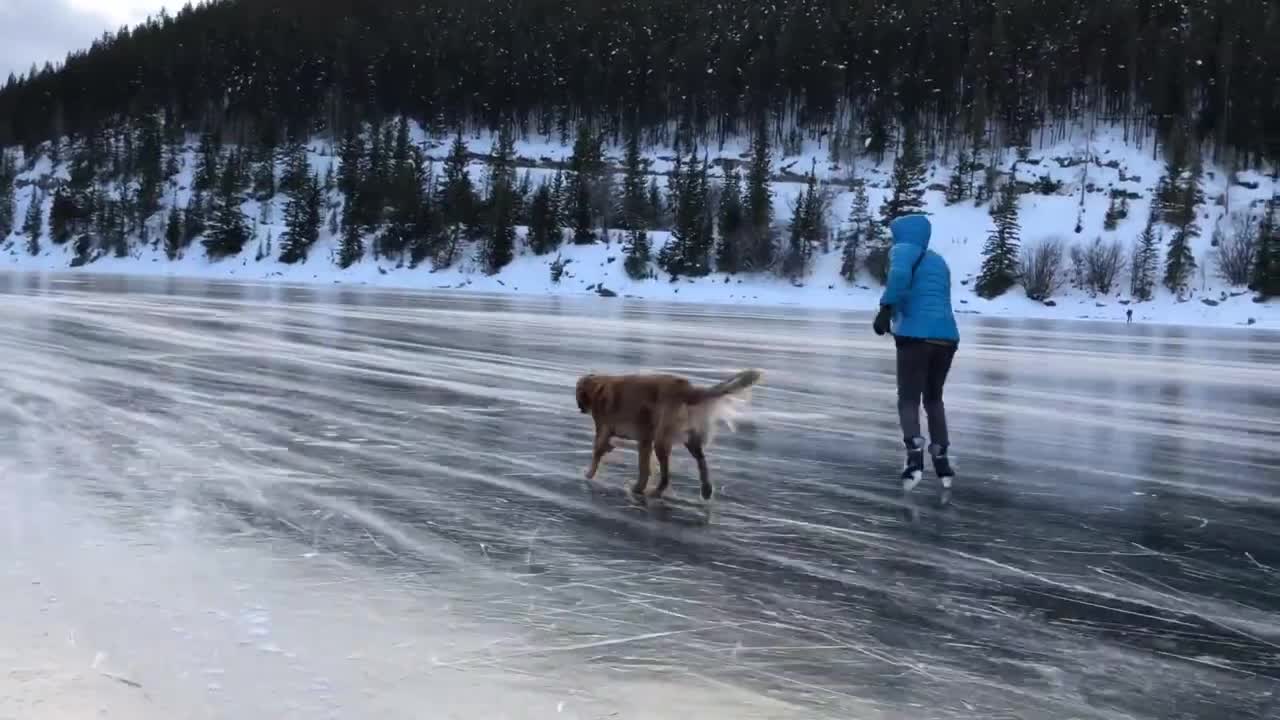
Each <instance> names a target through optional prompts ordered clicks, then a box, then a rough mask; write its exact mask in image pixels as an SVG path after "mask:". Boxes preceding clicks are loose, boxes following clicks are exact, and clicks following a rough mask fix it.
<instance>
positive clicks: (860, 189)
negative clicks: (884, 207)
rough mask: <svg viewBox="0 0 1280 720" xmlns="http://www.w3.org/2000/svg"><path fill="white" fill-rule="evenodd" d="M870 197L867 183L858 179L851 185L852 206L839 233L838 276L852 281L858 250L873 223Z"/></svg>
mask: <svg viewBox="0 0 1280 720" xmlns="http://www.w3.org/2000/svg"><path fill="white" fill-rule="evenodd" d="M873 222H874V221H872V219H871V199H870V198H868V197H867V184H866V183H865V182H862V181H859V182H857V183H855V184H854V186H853V206H852V208H850V210H849V223H848V225H846V226H845V229H844V231H843V232H841V233H840V242H841V244H842V245H843V250H842V251H841V259H840V277H843V278H844V279H845V280H848V281H849V282H853V281H854V279H856V278H857V276H858V252H859V250H861V249H862V245H863V244H864V241H865V240H866V239H867V234H868V231H869V230H870V229H871V226H872V225H873Z"/></svg>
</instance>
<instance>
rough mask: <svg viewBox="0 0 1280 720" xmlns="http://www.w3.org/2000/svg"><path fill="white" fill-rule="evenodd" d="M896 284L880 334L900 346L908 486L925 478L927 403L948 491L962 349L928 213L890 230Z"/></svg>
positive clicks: (878, 323) (883, 305)
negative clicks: (951, 407)
mask: <svg viewBox="0 0 1280 720" xmlns="http://www.w3.org/2000/svg"><path fill="white" fill-rule="evenodd" d="M889 231H890V232H891V233H892V234H893V249H892V250H891V251H890V252H889V280H888V282H887V283H886V287H885V290H884V295H882V296H881V298H880V312H879V313H877V314H876V319H875V323H874V324H873V328H874V329H875V332H876V334H877V335H884V334H885V333H886V332H890V330H891V329H892V332H893V335H894V342H895V344H896V345H897V347H898V419H899V421H900V422H901V424H902V436H903V441H904V442H905V443H906V446H907V462H906V465H905V467H903V469H902V487H903V489H904V490H908V491H909V490H911V489H912V488H914V487H915V486H916V484H917V483H919V482H920V479H921V478H922V477H923V476H924V448H925V442H924V438H922V437H921V436H920V400H921V398H922V397H923V399H924V410H925V413H926V414H927V415H928V416H929V439H930V441H931V442H930V444H929V454H930V455H931V456H932V457H933V469H934V471H935V472H936V473H937V474H938V479H939V480H940V481H941V482H942V487H944V488H949V487H951V479H952V478H953V477H954V476H955V472H954V471H953V470H952V469H951V463H950V461H949V460H948V459H947V448H948V446H949V445H950V438H949V437H947V417H946V411H945V409H944V408H943V405H942V388H943V385H945V384H946V382H947V373H948V372H949V371H950V370H951V360H952V358H953V357H955V354H956V348H957V347H958V346H959V344H960V331H959V330H958V329H957V328H956V318H955V314H954V313H953V312H952V310H951V269H950V268H949V267H948V266H947V261H946V260H943V259H942V256H941V255H939V254H937V253H936V252H933V251H932V250H930V249H929V237H930V235H931V234H932V226H931V225H930V223H929V219H928V218H927V217H925V216H924V215H906V216H903V217H900V218H898V219H896V220H894V221H893V222H892V223H890V224H889Z"/></svg>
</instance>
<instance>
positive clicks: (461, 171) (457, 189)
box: [437, 130, 476, 267]
mask: <svg viewBox="0 0 1280 720" xmlns="http://www.w3.org/2000/svg"><path fill="white" fill-rule="evenodd" d="M468 163H469V160H468V157H467V144H466V143H465V142H463V140H462V131H461V130H459V131H458V134H457V136H456V137H455V138H454V141H453V146H452V147H451V148H450V149H449V156H448V157H447V158H446V159H445V161H444V183H443V184H442V185H441V186H440V188H439V194H440V197H439V199H438V200H437V205H438V206H439V208H440V214H441V219H442V222H443V224H444V229H445V232H446V233H447V235H448V238H449V239H448V244H449V247H448V248H447V255H448V257H447V258H445V259H446V260H447V261H448V262H446V263H444V265H443V266H446V267H447V265H449V264H452V260H453V254H454V251H455V250H456V244H457V242H458V241H459V240H460V239H461V237H462V235H464V234H465V232H466V230H467V229H469V228H471V227H472V226H473V224H474V217H475V215H474V212H475V205H476V201H475V190H474V189H473V188H472V185H471V174H470V172H469V171H468V169H467V165H468Z"/></svg>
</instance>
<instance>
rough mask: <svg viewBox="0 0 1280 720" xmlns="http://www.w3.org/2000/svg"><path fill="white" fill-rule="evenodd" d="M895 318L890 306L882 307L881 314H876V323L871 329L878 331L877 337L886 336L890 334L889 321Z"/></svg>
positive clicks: (872, 324)
mask: <svg viewBox="0 0 1280 720" xmlns="http://www.w3.org/2000/svg"><path fill="white" fill-rule="evenodd" d="M892 317H893V307H892V306H890V305H881V306H880V312H878V313H876V319H875V322H873V323H871V329H872V330H875V331H876V334H877V335H884V334H885V333H887V332H889V320H890V318H892Z"/></svg>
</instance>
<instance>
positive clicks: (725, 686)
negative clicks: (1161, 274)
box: [0, 276, 1280, 720]
mask: <svg viewBox="0 0 1280 720" xmlns="http://www.w3.org/2000/svg"><path fill="white" fill-rule="evenodd" d="M126 290H127V291H128V292H127V294H126V293H125V292H123V291H126ZM0 293H2V294H0V301H3V303H4V308H5V309H4V312H3V313H0V370H2V372H0V477H2V478H3V479H4V483H5V487H4V492H2V493H0V510H2V512H3V516H2V517H3V528H4V532H5V536H4V537H2V538H0V596H3V597H5V598H6V605H5V610H6V612H5V619H4V621H3V630H0V647H3V648H6V650H4V651H2V652H0V670H5V671H7V674H6V673H0V677H2V678H5V679H3V680H0V682H2V683H5V686H4V687H2V688H0V690H2V692H0V696H3V697H4V698H5V699H4V700H3V701H0V715H6V714H9V715H13V716H15V717H17V716H24V717H25V716H30V713H29V712H23V711H20V710H21V709H22V706H21V703H22V702H24V701H25V702H29V703H30V702H35V701H36V700H41V699H43V700H48V702H49V703H55V702H66V701H68V698H70V699H73V700H78V701H80V702H82V703H83V704H84V705H85V706H87V707H106V708H107V709H109V710H114V711H115V714H116V715H122V716H129V717H139V718H147V719H148V720H149V718H151V717H156V718H159V717H178V716H181V717H199V718H204V717H208V718H214V717H218V718H225V717H238V718H317V717H335V718H367V717H378V718H551V717H553V718H601V717H618V718H680V717H699V718H792V717H795V718H841V719H847V718H857V719H858V720H864V719H866V718H895V719H897V718H902V719H904V720H906V719H911V720H922V719H929V718H984V719H986V718H1107V719H1112V718H1207V717H1230V718H1266V717H1272V718H1274V717H1277V716H1280V697H1277V688H1278V687H1280V470H1278V469H1277V452H1278V451H1280V416H1278V415H1277V413H1276V411H1275V408H1277V407H1280V390H1278V388H1280V369H1278V368H1280V338H1278V337H1277V336H1276V335H1267V334H1264V333H1260V332H1253V331H1198V330H1197V331H1184V330H1179V329H1177V328H1168V327H1159V328H1157V327H1146V326H1142V325H1134V326H1129V327H1126V326H1110V325H1098V324H1054V323H1049V322H1041V321H1030V322H1017V321H991V320H984V319H982V318H978V317H973V316H968V317H966V319H965V322H964V326H963V331H964V334H965V341H964V345H963V347H962V349H961V352H960V354H959V356H958V359H957V362H956V366H955V370H954V374H953V377H952V381H951V383H950V385H949V387H948V401H949V407H950V408H951V412H952V421H953V426H954V428H953V433H954V435H955V443H956V449H955V452H956V456H957V465H958V466H959V469H960V473H961V476H960V480H959V481H958V483H957V489H956V491H955V492H954V494H953V495H952V497H951V498H949V501H950V502H948V503H943V502H942V500H944V498H941V497H940V496H939V494H938V492H937V490H936V487H935V486H933V485H931V484H930V483H929V482H926V483H925V484H924V485H922V486H921V488H920V489H918V490H917V491H916V493H915V494H914V495H913V496H912V497H911V498H903V497H902V496H901V494H900V493H897V492H895V491H894V489H893V488H894V483H893V477H894V476H895V475H896V472H897V469H898V463H899V460H900V458H899V442H898V441H895V435H896V432H895V426H894V415H893V403H894V397H893V388H892V383H891V372H892V357H891V345H890V343H888V342H887V341H885V340H882V339H879V338H876V337H874V336H873V335H871V334H870V332H869V329H868V318H866V317H864V316H846V315H838V314H831V313H823V312H808V311H804V310H799V309H795V308H781V309H776V310H770V309H760V308H754V309H717V308H709V307H696V306H693V307H690V306H685V307H678V308H671V307H662V306H644V305H638V304H632V303H629V302H624V301H619V300H614V301H602V300H599V299H594V298H591V299H582V300H570V299H547V300H537V299H532V298H530V299H520V300H510V299H501V300H499V299H490V298H481V297H475V296H462V295H445V296H430V295H410V294H394V293H372V292H361V291H357V290H339V289H286V288H281V287H271V286H258V285H233V284H207V283H197V282H182V281H166V280H138V279H133V280H113V279H104V278H100V279H97V280H86V279H77V278H69V277H63V278H48V277H45V278H40V277H31V276H0ZM744 366H756V367H761V368H763V369H764V370H765V372H766V377H765V383H764V385H763V386H762V387H761V388H760V389H759V390H758V392H757V393H756V394H755V397H754V400H753V405H752V412H751V414H750V415H749V417H748V419H747V420H746V422H745V423H743V424H742V425H740V427H739V429H738V432H737V433H736V434H733V435H727V434H726V435H722V436H721V438H720V439H719V443H718V445H717V446H716V447H714V448H713V449H712V451H711V455H710V457H711V463H712V471H713V473H714V475H715V480H716V482H717V484H718V485H719V487H720V489H721V493H722V494H721V496H720V498H719V499H718V500H717V501H716V502H715V503H714V504H713V506H712V507H711V508H710V509H709V510H704V509H703V506H702V505H701V504H700V502H698V501H697V492H696V482H695V481H694V480H693V479H692V470H693V468H692V463H691V462H690V461H689V460H688V458H686V457H678V458H677V461H676V464H675V472H676V478H675V481H674V483H673V489H674V493H675V497H674V498H673V499H672V500H670V501H668V502H665V503H658V502H650V503H649V504H648V505H642V504H639V503H636V502H633V501H631V500H629V499H628V498H627V496H626V495H625V494H624V493H623V492H622V485H623V483H624V482H627V481H629V480H630V479H631V478H632V474H633V472H634V471H633V467H634V461H635V455H634V453H633V452H632V451H631V450H630V449H627V448H624V449H622V450H620V451H619V452H617V453H615V457H613V458H612V459H611V461H610V462H609V464H608V465H607V467H606V468H605V470H604V471H603V474H602V477H601V478H599V479H598V480H597V482H596V483H592V484H588V483H586V482H585V481H583V480H582V478H581V473H582V470H583V469H584V467H585V464H586V461H587V448H588V443H589V437H590V428H589V423H588V421H587V420H586V419H585V418H583V417H582V416H581V415H579V414H578V413H577V410H576V407H575V406H574V403H573V399H572V393H571V385H572V383H573V381H574V379H575V377H576V375H577V374H578V373H580V372H584V371H587V370H591V369H597V370H619V369H633V368H661V369H667V370H673V371H677V372H682V373H687V374H690V375H693V376H696V377H697V378H700V379H702V380H708V381H710V380H714V379H718V378H721V377H723V376H724V375H725V374H727V373H729V372H731V371H734V370H737V369H739V368H741V367H744ZM7 648H23V650H8V649H7ZM36 655H38V657H36ZM64 671H65V672H64ZM104 678H105V679H104ZM99 679H101V680H103V682H104V683H105V684H103V685H97V684H93V683H92V682H90V681H94V682H96V680H99ZM53 681H56V682H57V683H62V684H61V685H56V684H55V685H51V684H50V683H51V682H53ZM42 683H43V684H42ZM48 687H58V688H61V689H60V690H59V692H58V693H57V694H56V697H54V696H52V695H50V696H46V697H43V698H42V697H41V696H40V695H39V693H41V692H47V690H42V688H46V689H47V688H48ZM130 693H133V694H142V693H145V694H146V701H145V702H140V704H138V705H136V706H132V705H129V704H128V703H130V702H131V700H130V698H131V697H133V696H132V695H130ZM24 698H25V700H24ZM5 703H8V704H5ZM30 707H32V706H31V705H28V706H27V709H29V708H30ZM41 707H46V708H48V707H51V705H49V704H46V705H43V706H41ZM14 708H19V709H17V710H15V709H14ZM81 715H83V713H82V714H81ZM81 715H75V716H81ZM42 716H44V717H59V716H57V715H50V714H48V713H46V714H44V715H42ZM67 716H68V717H70V716H72V715H71V714H70V712H69V714H68V715H67Z"/></svg>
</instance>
